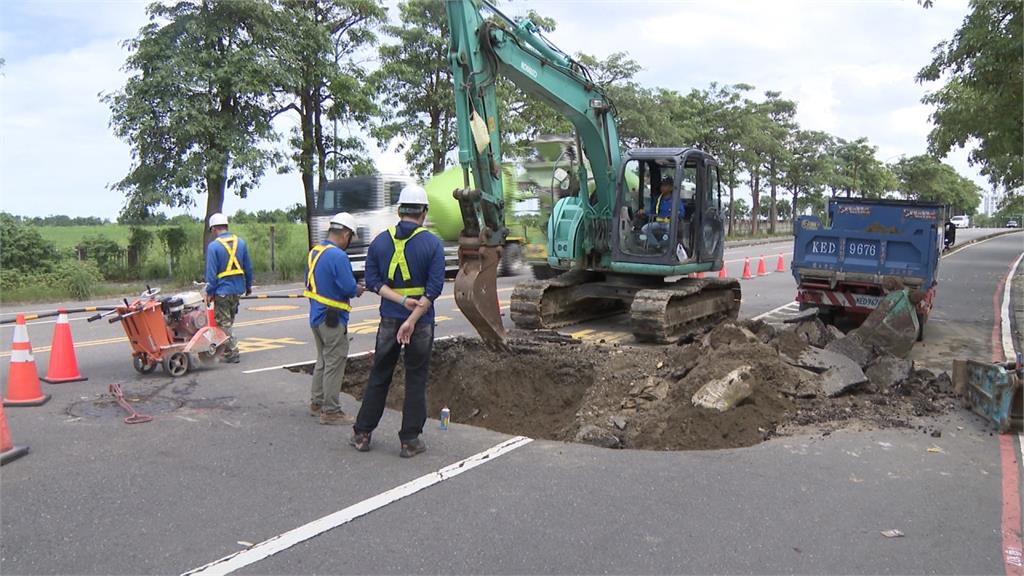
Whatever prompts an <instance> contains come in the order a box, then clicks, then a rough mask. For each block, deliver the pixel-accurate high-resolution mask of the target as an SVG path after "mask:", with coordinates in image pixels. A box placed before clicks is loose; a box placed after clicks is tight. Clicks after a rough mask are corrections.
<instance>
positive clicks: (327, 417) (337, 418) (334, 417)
mask: <svg viewBox="0 0 1024 576" xmlns="http://www.w3.org/2000/svg"><path fill="white" fill-rule="evenodd" d="M355 421H356V419H355V418H353V417H351V416H349V415H348V414H345V413H344V412H323V413H321V414H320V423H321V424H324V425H327V426H341V425H343V424H352V423H354V422H355Z"/></svg>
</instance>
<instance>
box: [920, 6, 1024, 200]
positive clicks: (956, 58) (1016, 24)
mask: <svg viewBox="0 0 1024 576" xmlns="http://www.w3.org/2000/svg"><path fill="white" fill-rule="evenodd" d="M970 7H971V13H970V14H968V16H967V18H965V19H964V22H963V24H961V26H960V28H959V29H957V31H956V32H955V33H954V35H953V39H952V40H951V41H950V42H941V43H940V44H939V45H938V46H936V47H935V50H934V53H935V57H934V59H933V60H932V62H931V63H930V64H928V65H927V66H925V67H924V68H922V69H921V71H920V72H918V74H917V80H918V82H925V81H937V80H944V81H945V84H944V85H943V86H942V87H941V88H939V89H938V90H936V91H935V92H931V93H929V94H927V95H926V96H925V97H924V98H923V99H922V101H923V102H924V103H926V104H933V105H935V111H934V112H933V113H932V115H931V120H932V123H933V124H934V127H933V128H932V131H931V132H930V133H929V134H928V151H929V153H931V154H934V155H936V156H938V157H940V158H941V157H945V156H946V155H947V154H948V153H949V151H950V150H951V149H952V148H954V147H957V148H963V147H964V146H966V145H967V144H968V143H969V142H970V143H974V142H976V143H977V146H976V147H975V148H974V149H973V150H971V152H970V155H969V156H968V161H969V162H970V163H971V164H972V165H980V166H981V172H982V174H984V175H986V176H988V178H989V180H990V181H991V182H992V183H993V184H996V185H1002V186H1003V187H1005V188H1008V189H1009V188H1015V187H1019V186H1021V185H1022V184H1024V102H1022V94H1021V92H1022V90H1021V86H1024V56H1022V54H1024V52H1022V50H1021V42H1022V39H1021V29H1022V28H1024V20H1022V13H1021V11H1022V7H1024V3H1022V2H1020V0H971V3H970Z"/></svg>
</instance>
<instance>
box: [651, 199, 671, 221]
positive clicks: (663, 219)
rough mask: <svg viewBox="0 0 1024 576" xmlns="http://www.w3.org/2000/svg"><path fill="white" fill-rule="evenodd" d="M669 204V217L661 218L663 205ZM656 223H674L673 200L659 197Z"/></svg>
mask: <svg viewBox="0 0 1024 576" xmlns="http://www.w3.org/2000/svg"><path fill="white" fill-rule="evenodd" d="M666 201H667V202H668V213H669V215H668V216H659V214H661V203H662V202H666ZM654 221H655V222H671V221H672V198H665V197H663V196H659V197H658V206H657V208H656V209H655V210H654Z"/></svg>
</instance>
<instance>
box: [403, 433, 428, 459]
mask: <svg viewBox="0 0 1024 576" xmlns="http://www.w3.org/2000/svg"><path fill="white" fill-rule="evenodd" d="M426 451H427V445H426V444H425V443H424V442H423V440H420V439H419V438H413V439H412V440H406V441H404V442H402V452H401V453H400V454H399V456H401V457H402V458H412V457H413V456H415V455H417V454H422V453H424V452H426Z"/></svg>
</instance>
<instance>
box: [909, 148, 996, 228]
mask: <svg viewBox="0 0 1024 576" xmlns="http://www.w3.org/2000/svg"><path fill="white" fill-rule="evenodd" d="M892 170H893V173H894V174H895V177H896V180H897V182H898V184H897V189H898V190H899V191H900V192H902V193H903V194H904V196H906V197H907V198H910V199H914V200H922V201H925V202H939V203H942V204H949V206H950V207H951V208H952V210H953V212H954V213H955V214H968V215H970V214H974V213H975V212H976V211H977V209H978V205H979V204H980V203H981V189H980V188H978V185H977V184H975V183H974V182H972V181H971V180H968V179H967V178H964V177H963V176H961V175H959V174H957V172H956V170H954V169H953V167H952V166H950V165H948V164H945V163H942V162H939V161H938V160H936V159H935V158H934V157H932V156H911V157H909V158H902V159H900V160H899V161H898V162H896V163H895V164H893V167H892Z"/></svg>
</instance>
